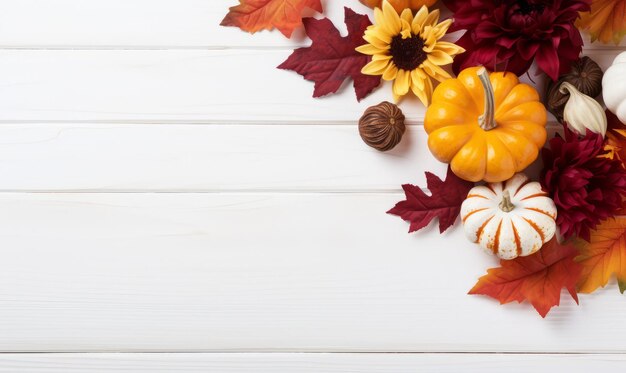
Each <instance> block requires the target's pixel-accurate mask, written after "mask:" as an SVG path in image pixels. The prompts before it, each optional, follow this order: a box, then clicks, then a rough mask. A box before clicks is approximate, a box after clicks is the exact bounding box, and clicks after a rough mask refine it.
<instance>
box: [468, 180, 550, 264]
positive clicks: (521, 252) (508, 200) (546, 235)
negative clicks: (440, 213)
mask: <svg viewBox="0 0 626 373" xmlns="http://www.w3.org/2000/svg"><path fill="white" fill-rule="evenodd" d="M461 218H462V220H463V227H464V229H465V234H466V235H467V238H469V240H470V241H472V242H476V243H478V244H479V245H480V247H482V248H483V249H484V250H485V251H486V252H488V253H490V254H496V255H497V256H499V257H500V258H502V259H514V258H516V257H518V256H526V255H530V254H533V253H535V252H537V251H538V250H539V249H540V248H541V247H542V246H543V244H544V243H546V242H548V241H549V240H550V239H551V238H552V237H554V234H555V232H556V221H555V219H556V206H555V205H554V201H552V199H550V198H549V197H548V196H547V193H545V192H544V191H543V190H542V189H541V185H540V184H539V183H538V182H534V181H530V180H529V179H528V177H527V176H526V175H524V174H523V173H518V174H516V175H514V176H513V177H512V178H511V179H509V180H507V181H505V182H502V183H492V184H488V185H484V186H483V185H481V186H477V187H475V188H473V189H472V190H471V191H470V192H469V194H468V196H467V199H466V200H465V201H464V202H463V205H462V206H461Z"/></svg>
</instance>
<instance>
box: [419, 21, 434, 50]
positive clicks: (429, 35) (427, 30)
mask: <svg viewBox="0 0 626 373" xmlns="http://www.w3.org/2000/svg"><path fill="white" fill-rule="evenodd" d="M433 31H434V30H433V28H432V27H431V26H424V28H423V29H422V33H421V34H420V36H421V37H422V39H424V45H425V48H424V50H425V51H427V52H430V51H432V50H433V48H434V47H435V44H437V34H436V33H435V32H433Z"/></svg>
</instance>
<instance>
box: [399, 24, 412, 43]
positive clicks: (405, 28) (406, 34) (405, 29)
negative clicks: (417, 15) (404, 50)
mask: <svg viewBox="0 0 626 373" xmlns="http://www.w3.org/2000/svg"><path fill="white" fill-rule="evenodd" d="M400 35H402V39H407V38H410V37H411V36H412V35H411V25H410V24H409V23H408V22H407V21H405V20H402V31H401V32H400Z"/></svg>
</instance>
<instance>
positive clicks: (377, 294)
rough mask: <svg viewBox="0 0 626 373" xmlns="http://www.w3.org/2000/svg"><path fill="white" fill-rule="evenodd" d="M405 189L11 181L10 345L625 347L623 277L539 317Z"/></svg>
mask: <svg viewBox="0 0 626 373" xmlns="http://www.w3.org/2000/svg"><path fill="white" fill-rule="evenodd" d="M400 198H401V196H400V195H399V194H393V193H392V194H359V193H349V194H332V193H330V194H329V193H322V194H319V193H296V194H284V193H243V194H238V193H209V194H193V193H184V194H177V193H171V194H143V193H135V194H128V193H122V194H101V193H100V194H24V193H15V194H12V193H2V194H0V211H3V214H0V242H2V247H1V248H0V253H1V255H2V258H3V260H2V261H0V335H2V338H0V351H15V352H17V351H66V352H73V351H248V352H251V351H390V352H395V351H416V352H424V351H426V352H454V351H471V352H477V351H481V352H506V351H512V352H520V351H521V352H529V351H530V352H542V353H545V352H616V353H617V352H620V353H621V352H624V351H625V350H626V340H624V338H622V335H624V333H626V323H625V322H624V321H626V320H625V319H624V318H625V317H626V316H624V312H622V310H623V308H624V298H623V296H622V295H621V294H620V293H619V291H618V290H617V288H616V286H615V285H613V284H612V285H611V286H609V287H608V288H607V289H606V290H602V291H599V292H597V293H596V294H593V295H591V296H582V297H581V302H582V305H581V306H576V304H575V303H574V301H573V300H571V299H568V298H567V297H564V298H563V300H562V306H561V307H559V308H558V309H555V310H554V311H553V312H551V314H550V315H549V316H548V318H547V319H545V320H544V319H542V318H541V317H539V316H538V315H537V313H536V312H535V311H534V310H533V309H532V308H531V307H530V306H528V305H517V304H514V305H507V306H498V305H497V303H496V302H495V301H493V300H490V299H488V298H485V297H480V296H469V295H466V293H467V291H468V290H469V288H471V286H472V285H473V284H474V283H475V281H476V279H477V277H478V276H480V275H482V274H483V273H484V272H485V270H486V268H488V267H491V266H494V265H496V260H495V259H494V258H493V257H490V256H488V255H485V254H483V253H482V252H481V250H480V249H478V248H477V247H476V246H475V245H472V244H470V243H469V242H468V241H467V240H466V239H465V237H464V236H463V233H462V230H461V229H458V228H457V229H454V230H452V231H450V232H448V233H446V234H445V235H444V236H440V235H439V233H438V231H437V230H436V229H428V230H426V231H425V232H423V233H420V234H416V235H408V234H406V231H407V225H406V224H405V223H404V222H402V221H401V220H400V219H398V218H396V217H392V216H388V215H386V214H385V213H384V212H385V211H386V210H387V209H388V208H389V207H390V206H392V205H393V204H394V203H395V202H396V201H397V200H398V199H400Z"/></svg>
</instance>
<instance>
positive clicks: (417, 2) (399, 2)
mask: <svg viewBox="0 0 626 373" xmlns="http://www.w3.org/2000/svg"><path fill="white" fill-rule="evenodd" d="M360 1H361V2H362V3H363V4H365V5H367V6H368V7H370V8H375V7H378V8H380V7H382V5H383V1H384V0H360ZM387 1H388V2H389V4H391V5H393V7H394V9H395V10H396V12H398V14H400V13H402V11H403V10H404V9H406V8H411V9H413V10H419V9H420V8H421V7H422V6H423V5H426V6H428V7H429V6H431V5H433V4H434V3H436V2H437V0H387Z"/></svg>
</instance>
